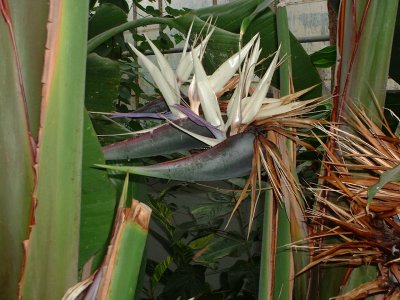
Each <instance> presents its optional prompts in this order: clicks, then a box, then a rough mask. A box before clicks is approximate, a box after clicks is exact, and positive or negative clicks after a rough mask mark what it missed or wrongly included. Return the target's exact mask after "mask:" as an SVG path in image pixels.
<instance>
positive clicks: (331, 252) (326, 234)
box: [300, 108, 400, 299]
mask: <svg viewBox="0 0 400 300" xmlns="http://www.w3.org/2000/svg"><path fill="white" fill-rule="evenodd" d="M351 111H352V115H351V117H349V118H348V119H347V120H346V121H347V123H345V124H341V125H340V126H339V125H331V126H330V127H329V128H326V127H322V126H317V128H318V130H320V131H322V132H323V133H324V134H325V135H327V136H328V137H329V138H330V140H331V143H330V145H334V147H331V146H328V145H326V144H323V143H322V142H321V143H322V146H323V148H324V150H325V161H324V162H323V166H324V171H325V173H324V175H323V176H321V181H323V184H324V186H322V187H321V189H323V190H324V192H323V193H319V194H316V200H317V202H318V204H319V205H318V206H317V207H318V210H317V211H307V215H308V219H309V220H310V221H311V222H312V223H314V224H316V225H317V226H315V228H317V229H318V230H317V231H316V232H314V233H313V235H312V236H311V237H310V238H311V239H315V240H317V239H318V241H321V238H322V244H320V247H319V249H314V257H313V261H312V263H310V265H308V266H307V267H306V268H304V269H303V270H301V272H305V271H307V270H309V269H310V268H312V267H314V266H316V265H320V264H323V265H326V266H338V265H341V266H349V267H350V268H351V267H356V266H362V265H373V266H376V267H377V269H378V277H377V278H376V279H375V280H374V281H371V282H367V283H364V284H362V285H360V286H359V287H357V288H356V289H354V290H352V291H350V292H348V293H346V294H343V295H341V296H340V297H338V298H336V299H361V298H363V297H366V296H368V295H374V294H378V293H385V295H386V296H387V299H391V298H390V297H395V296H394V295H399V283H400V281H399V279H400V264H399V263H400V259H398V257H399V254H400V235H399V233H400V219H399V216H400V183H399V182H390V183H387V184H385V185H384V186H383V187H382V188H381V189H380V190H379V191H378V192H377V193H376V195H375V196H374V198H373V200H372V201H371V202H369V201H368V189H369V188H370V187H371V186H373V185H374V184H376V183H377V182H378V181H379V179H380V176H381V175H382V174H383V173H384V172H385V171H387V170H390V169H393V168H394V167H396V166H397V165H399V164H400V143H399V138H397V137H396V136H395V135H394V134H393V133H392V132H391V131H390V128H389V127H388V125H387V122H386V121H384V122H382V126H383V129H381V128H380V127H379V126H377V125H376V124H375V123H374V122H372V121H371V120H370V119H369V118H368V116H367V115H366V113H365V112H364V111H362V110H360V109H355V108H353V109H352V110H351ZM315 137H316V138H317V139H319V138H318V137H317V136H315ZM314 191H315V189H314ZM333 237H336V239H335V242H334V243H332V238H333ZM301 272H300V273H301ZM396 299H397V298H396Z"/></svg>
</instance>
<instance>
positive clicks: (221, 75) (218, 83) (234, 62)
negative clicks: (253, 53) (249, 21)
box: [209, 35, 258, 93]
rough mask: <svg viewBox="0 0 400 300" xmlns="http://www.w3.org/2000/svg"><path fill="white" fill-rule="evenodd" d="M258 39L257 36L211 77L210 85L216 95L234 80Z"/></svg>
mask: <svg viewBox="0 0 400 300" xmlns="http://www.w3.org/2000/svg"><path fill="white" fill-rule="evenodd" d="M257 38H258V35H255V36H254V37H253V38H252V39H251V40H250V42H248V43H247V44H246V45H245V46H244V47H243V48H242V49H241V50H240V51H239V52H237V53H235V54H234V55H232V56H231V57H230V58H229V59H227V60H226V61H225V62H224V63H223V64H222V65H221V66H219V68H218V69H217V70H216V71H215V72H214V73H213V74H212V75H211V76H210V79H209V81H210V84H211V87H212V89H213V90H214V92H215V93H217V92H218V91H219V90H221V89H222V88H223V87H224V85H225V84H226V83H227V82H228V81H229V80H230V79H231V78H232V76H233V75H234V74H235V73H236V71H237V70H238V68H239V66H240V64H241V63H242V61H243V60H244V59H245V58H246V56H247V53H249V51H250V49H251V47H252V46H253V44H254V41H255V40H256V39H257Z"/></svg>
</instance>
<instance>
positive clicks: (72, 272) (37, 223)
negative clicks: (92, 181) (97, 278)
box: [20, 1, 88, 299]
mask: <svg viewBox="0 0 400 300" xmlns="http://www.w3.org/2000/svg"><path fill="white" fill-rule="evenodd" d="M48 11H49V16H48V19H49V22H48V25H47V31H48V35H47V42H46V51H45V52H43V54H45V62H44V67H43V76H42V77H41V78H42V82H43V86H42V87H43V89H42V103H41V111H40V113H41V116H40V131H39V144H38V152H37V157H36V160H35V161H36V163H37V167H36V170H37V181H36V187H35V191H34V194H33V196H34V199H35V201H37V202H36V203H37V206H36V207H35V210H34V220H32V224H31V225H32V232H31V234H30V236H29V240H28V241H27V243H26V251H27V252H26V253H27V254H26V265H25V269H24V270H23V271H24V274H23V277H22V280H21V294H20V296H21V297H22V298H26V299H60V298H61V297H62V295H63V293H64V292H65V290H66V289H67V288H68V287H69V286H71V285H73V283H74V282H75V281H76V280H77V266H78V243H79V219H80V201H81V165H82V137H83V135H82V132H83V102H84V78H85V65H86V55H85V53H86V42H85V41H86V37H87V14H88V3H87V1H50V7H49V10H48ZM43 50H44V49H43Z"/></svg>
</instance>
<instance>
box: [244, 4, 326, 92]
mask: <svg viewBox="0 0 400 300" xmlns="http://www.w3.org/2000/svg"><path fill="white" fill-rule="evenodd" d="M276 30H277V29H276V17H275V14H274V13H273V12H272V11H271V10H270V9H267V10H266V12H265V13H263V14H262V15H260V16H258V17H257V18H256V19H255V20H254V21H253V22H252V23H251V26H250V27H249V28H248V29H247V31H246V33H245V35H244V40H245V41H248V40H249V39H250V38H251V37H252V36H253V35H255V34H256V33H258V32H259V33H260V38H261V44H260V48H262V50H263V51H262V53H261V55H260V59H261V58H266V57H268V56H269V55H270V54H271V53H273V52H275V51H276V49H277V45H278V41H277V33H276ZM290 47H291V63H292V72H293V73H292V79H293V84H294V88H295V90H296V91H299V90H303V89H306V88H309V87H311V86H313V85H318V84H321V78H320V76H319V74H318V72H317V70H316V69H315V67H314V66H313V64H312V63H311V60H310V57H309V56H308V54H307V53H306V52H305V50H304V48H303V46H302V45H301V44H300V43H299V42H298V41H297V39H296V38H295V37H294V36H293V35H292V34H290ZM268 64H269V62H266V64H265V68H266V67H267V66H268ZM275 85H276V82H275ZM321 91H322V87H321V86H317V87H316V88H315V89H313V90H312V91H310V92H309V93H307V95H306V97H305V98H306V99H309V98H315V97H319V96H320V95H321Z"/></svg>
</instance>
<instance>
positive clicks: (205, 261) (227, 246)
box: [194, 235, 247, 268]
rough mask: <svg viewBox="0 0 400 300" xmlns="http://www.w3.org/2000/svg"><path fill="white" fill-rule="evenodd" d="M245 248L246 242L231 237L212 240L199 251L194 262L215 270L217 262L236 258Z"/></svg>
mask: <svg viewBox="0 0 400 300" xmlns="http://www.w3.org/2000/svg"><path fill="white" fill-rule="evenodd" d="M246 247H247V242H246V241H244V240H241V239H239V238H237V237H234V236H233V235H229V236H228V237H226V238H225V237H220V238H216V239H214V240H213V241H212V242H211V243H210V244H209V245H208V246H207V247H206V248H204V249H202V250H200V253H201V254H200V255H199V256H195V258H194V261H195V262H197V263H200V264H202V265H205V266H207V267H210V268H216V267H217V265H218V260H219V259H221V258H223V257H226V256H237V255H238V254H239V253H243V251H244V250H245V249H246Z"/></svg>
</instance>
